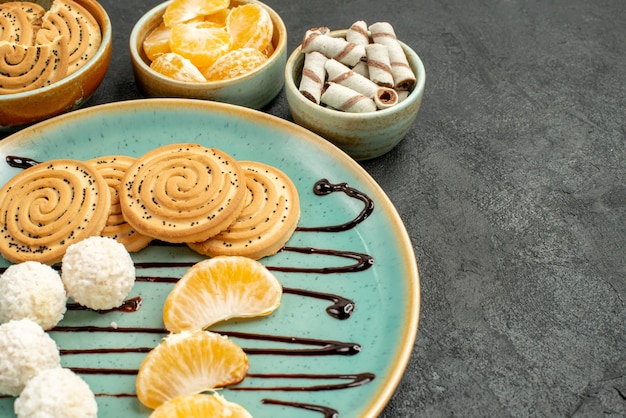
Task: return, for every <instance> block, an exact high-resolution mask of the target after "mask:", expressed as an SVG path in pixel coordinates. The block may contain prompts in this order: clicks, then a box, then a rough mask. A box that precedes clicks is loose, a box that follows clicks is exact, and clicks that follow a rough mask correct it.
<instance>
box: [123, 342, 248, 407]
mask: <svg viewBox="0 0 626 418" xmlns="http://www.w3.org/2000/svg"><path fill="white" fill-rule="evenodd" d="M248 366H249V363H248V357H247V356H246V354H245V353H244V351H243V350H242V349H241V348H240V347H239V346H238V345H237V344H236V343H234V342H233V341H231V340H229V339H228V338H226V337H225V336H222V335H219V334H215V333H212V332H209V331H202V330H197V331H190V332H182V333H180V334H170V335H169V336H167V337H166V338H165V339H164V340H163V341H162V342H161V343H160V344H159V345H157V346H156V347H155V348H154V349H152V350H151V351H150V352H149V353H148V355H147V356H146V358H145V359H144V360H143V361H142V363H141V365H140V366H139V372H138V373H137V380H136V382H135V387H136V390H137V398H138V399H139V401H140V402H141V403H142V404H144V405H145V406H147V407H148V408H153V409H154V408H156V407H158V406H159V405H161V404H163V403H165V402H167V401H169V400H171V399H174V398H176V397H177V396H182V395H189V394H194V393H201V392H204V391H209V390H212V389H215V388H218V387H223V386H227V385H232V384H236V383H239V382H241V381H242V380H243V379H244V377H245V376H246V372H247V371H248Z"/></svg>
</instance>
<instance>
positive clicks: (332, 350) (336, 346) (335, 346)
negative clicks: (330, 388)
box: [52, 325, 361, 370]
mask: <svg viewBox="0 0 626 418" xmlns="http://www.w3.org/2000/svg"><path fill="white" fill-rule="evenodd" d="M52 331H53V332H104V333H127V334H128V333H132V334H138V333H144V334H163V335H166V334H168V332H169V331H167V330H166V329H165V328H134V327H123V328H114V327H98V326H92V325H87V326H56V327H55V328H53V329H52ZM219 333H220V334H222V335H226V336H228V337H231V338H239V339H243V340H258V341H273V342H280V343H283V344H286V345H289V344H297V345H303V346H310V347H315V348H299V349H292V348H245V347H242V349H243V350H244V351H245V352H246V353H247V354H252V355H254V354H264V355H268V354H271V355H284V356H320V355H344V356H353V355H355V354H358V353H360V352H361V346H360V345H359V344H357V343H353V342H344V341H334V340H319V339H315V338H301V337H290V336H281V335H266V334H255V333H249V332H239V331H221V330H220V331H219ZM152 348H153V347H133V348H87V349H65V348H64V349H61V350H60V352H61V354H105V353H146V352H148V351H150V350H151V349H152ZM96 370H101V369H96Z"/></svg>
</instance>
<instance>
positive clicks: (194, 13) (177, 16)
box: [163, 0, 230, 27]
mask: <svg viewBox="0 0 626 418" xmlns="http://www.w3.org/2000/svg"><path fill="white" fill-rule="evenodd" d="M229 5H230V0H174V1H172V3H171V4H170V5H169V6H167V8H166V9H165V13H164V14H163V21H164V22H165V25H167V26H168V27H173V26H174V25H177V24H179V23H184V22H188V21H190V20H192V19H195V18H198V17H200V16H205V15H210V14H212V13H216V12H219V11H220V10H224V9H226V8H228V6H229Z"/></svg>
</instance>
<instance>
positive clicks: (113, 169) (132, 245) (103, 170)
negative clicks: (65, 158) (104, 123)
mask: <svg viewBox="0 0 626 418" xmlns="http://www.w3.org/2000/svg"><path fill="white" fill-rule="evenodd" d="M134 162H135V158H134V157H128V156H125V155H110V156H104V157H99V158H94V159H91V160H88V161H87V163H88V164H91V165H93V167H95V169H96V170H98V172H99V173H100V174H101V175H102V177H104V179H105V180H106V182H107V184H108V185H109V192H110V194H111V209H110V210H109V216H108V218H107V223H106V225H105V226H104V229H103V230H102V232H101V233H100V235H102V236H103V237H109V238H113V239H115V240H116V241H117V242H119V243H121V244H123V245H124V247H126V250H127V251H129V252H136V251H139V250H141V249H143V248H145V247H146V246H147V245H148V244H149V243H150V241H152V237H149V236H146V235H143V234H140V233H139V232H137V231H136V230H135V228H133V227H132V226H131V225H130V224H129V223H128V222H126V219H124V215H123V214H122V208H121V207H120V197H119V188H120V184H121V182H122V178H123V177H124V174H126V170H127V169H128V168H129V167H130V166H131V165H132V164H133V163H134Z"/></svg>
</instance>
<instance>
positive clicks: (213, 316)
mask: <svg viewBox="0 0 626 418" xmlns="http://www.w3.org/2000/svg"><path fill="white" fill-rule="evenodd" d="M282 292H283V289H282V286H281V284H280V283H279V281H278V279H277V278H276V277H275V276H274V275H273V274H272V273H271V272H270V271H269V270H268V269H267V268H266V267H265V266H264V265H263V264H261V263H260V262H258V261H256V260H253V259H251V258H247V257H241V256H220V257H214V258H209V259H206V260H203V261H200V262H199V263H197V264H195V265H194V266H192V267H191V268H190V269H189V270H188V271H187V272H186V273H185V274H184V275H183V277H182V278H181V279H180V280H179V281H178V282H177V283H176V285H174V287H173V288H172V290H171V292H170V294H169V295H168V296H167V298H166V300H165V304H164V306H163V322H164V323H165V327H166V328H167V329H168V330H169V331H172V332H180V331H185V330H194V329H203V328H208V327H209V326H211V325H213V324H215V323H216V322H220V321H224V320H227V319H231V318H250V317H256V316H264V315H269V314H270V313H272V312H273V311H274V310H275V309H276V308H278V306H279V305H280V298H281V296H282Z"/></svg>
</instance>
